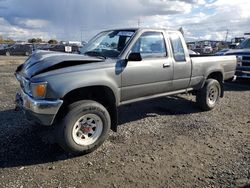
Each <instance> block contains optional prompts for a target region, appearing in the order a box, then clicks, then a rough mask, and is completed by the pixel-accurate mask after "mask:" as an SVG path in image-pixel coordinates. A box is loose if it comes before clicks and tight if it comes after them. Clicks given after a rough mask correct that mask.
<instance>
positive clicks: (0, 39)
mask: <svg viewBox="0 0 250 188" xmlns="http://www.w3.org/2000/svg"><path fill="white" fill-rule="evenodd" d="M13 43H15V41H14V40H13V39H11V38H6V39H4V38H3V37H2V36H1V35H0V44H13ZM28 43H33V44H34V43H36V44H37V43H38V44H39V43H46V41H44V40H42V39H41V38H31V39H28ZM47 43H49V44H58V41H57V40H56V39H50V40H49V41H47Z"/></svg>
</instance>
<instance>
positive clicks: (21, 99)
mask: <svg viewBox="0 0 250 188" xmlns="http://www.w3.org/2000/svg"><path fill="white" fill-rule="evenodd" d="M15 103H16V107H17V108H18V109H22V110H23V111H24V113H25V115H26V118H27V119H28V120H30V121H34V122H36V123H39V124H42V125H52V124H53V121H54V119H55V116H56V114H57V112H58V110H59V108H60V107H61V105H62V103H63V101H62V100H36V99H33V98H32V97H30V96H29V95H27V94H26V93H24V92H23V91H22V90H21V92H20V93H17V94H16V100H15Z"/></svg>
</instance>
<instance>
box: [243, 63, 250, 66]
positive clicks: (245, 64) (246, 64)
mask: <svg viewBox="0 0 250 188" xmlns="http://www.w3.org/2000/svg"><path fill="white" fill-rule="evenodd" d="M242 66H246V67H250V62H242Z"/></svg>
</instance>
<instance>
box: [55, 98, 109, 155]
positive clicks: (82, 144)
mask: <svg viewBox="0 0 250 188" xmlns="http://www.w3.org/2000/svg"><path fill="white" fill-rule="evenodd" d="M110 127H111V119H110V115H109V113H108V111H107V110H106V108H105V107H104V106H103V105H101V104H99V103H97V102H95V101H90V100H84V101H79V102H75V103H73V104H71V105H70V106H69V111H68V113H67V114H66V116H65V117H64V118H63V119H62V120H61V122H59V123H58V125H57V128H56V134H57V135H56V137H57V142H58V144H59V145H60V146H61V147H62V148H63V149H64V150H65V151H67V152H69V153H72V154H73V155H83V154H87V153H90V152H92V151H94V150H96V149H97V148H98V147H99V146H101V145H102V144H103V142H104V141H105V140H106V139H107V137H108V132H109V130H110Z"/></svg>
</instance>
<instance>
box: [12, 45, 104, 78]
mask: <svg viewBox="0 0 250 188" xmlns="http://www.w3.org/2000/svg"><path fill="white" fill-rule="evenodd" d="M104 61H105V59H103V58H98V57H91V56H85V55H78V54H67V53H62V52H51V51H42V50H40V51H37V52H35V53H34V54H32V55H31V56H30V57H29V58H28V59H27V60H26V61H25V63H24V64H22V65H20V66H19V67H18V68H17V70H16V72H19V73H20V74H22V75H23V76H25V77H27V78H31V77H32V76H35V75H37V74H40V73H43V72H47V71H51V70H56V69H59V68H65V67H70V66H75V65H81V64H86V63H97V62H104Z"/></svg>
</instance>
